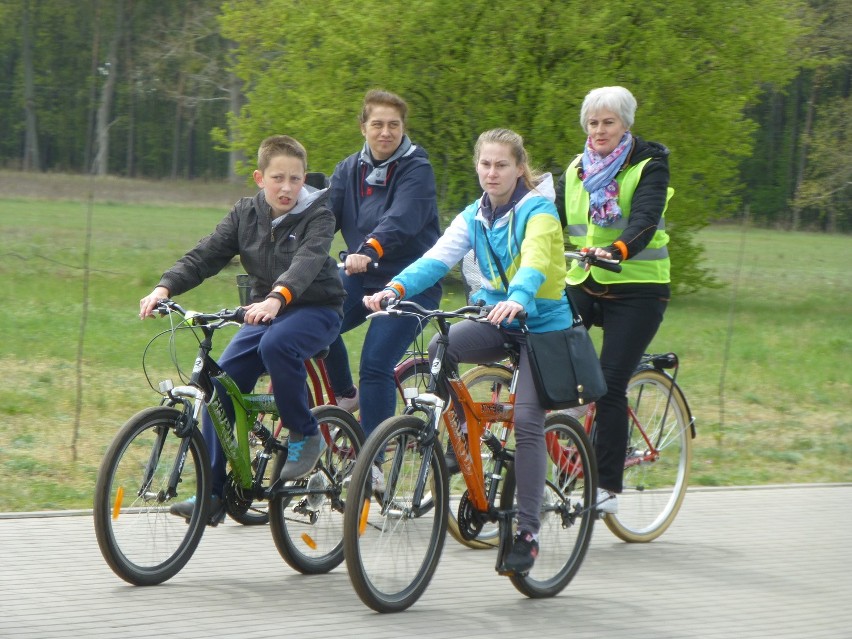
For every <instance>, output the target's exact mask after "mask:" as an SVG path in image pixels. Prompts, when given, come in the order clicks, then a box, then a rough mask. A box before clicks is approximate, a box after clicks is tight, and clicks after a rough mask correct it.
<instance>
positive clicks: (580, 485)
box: [501, 413, 597, 598]
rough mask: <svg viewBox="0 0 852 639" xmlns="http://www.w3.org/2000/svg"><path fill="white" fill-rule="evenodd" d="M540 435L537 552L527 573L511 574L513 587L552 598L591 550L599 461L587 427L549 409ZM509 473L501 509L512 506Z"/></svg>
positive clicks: (532, 595)
mask: <svg viewBox="0 0 852 639" xmlns="http://www.w3.org/2000/svg"><path fill="white" fill-rule="evenodd" d="M544 435H545V441H546V446H547V452H548V470H547V476H546V481H545V494H544V501H543V502H542V507H541V528H540V529H539V554H538V557H537V558H536V560H535V564H533V567H532V570H530V572H529V573H527V574H524V575H519V574H513V575H509V579H510V581H511V582H512V585H514V586H515V588H517V589H518V591H520V592H521V593H523V594H524V595H526V596H527V597H531V598H544V597H553V596H555V595H557V594H559V593H560V592H561V591H562V590H563V589H564V588H565V587H566V586H567V585H568V584H569V583H570V581H571V580H572V579H573V578H574V576H575V575H576V574H577V571H578V570H579V569H580V566H581V565H582V563H583V559H584V558H585V556H586V552H587V551H588V549H589V542H590V541H591V539H592V531H593V530H594V524H595V519H596V517H597V516H596V513H595V511H594V509H593V508H594V507H593V504H594V498H595V491H596V490H597V465H596V463H595V454H594V450H593V449H592V444H591V441H590V440H589V437H588V435H587V434H586V431H585V430H584V429H583V427H582V426H580V424H579V423H578V422H577V420H575V419H574V418H572V417H570V416H568V415H565V414H562V413H550V414H549V415H548V416H547V418H546V419H545V425H544ZM509 474H510V475H511V477H507V481H506V489H505V490H504V492H503V495H502V497H503V501H502V503H501V508H502V509H509V508H512V506H513V502H514V500H515V491H514V484H515V478H514V467H512V468H511V470H510V473H509ZM510 487H511V488H512V490H510V489H509V488H510Z"/></svg>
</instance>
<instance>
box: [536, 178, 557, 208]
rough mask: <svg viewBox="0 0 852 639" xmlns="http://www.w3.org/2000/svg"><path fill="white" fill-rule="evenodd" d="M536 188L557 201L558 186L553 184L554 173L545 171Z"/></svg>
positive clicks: (548, 197)
mask: <svg viewBox="0 0 852 639" xmlns="http://www.w3.org/2000/svg"><path fill="white" fill-rule="evenodd" d="M535 190H536V191H538V192H539V193H540V194H541V195H543V196H544V197H546V198H547V199H548V200H550V201H551V202H555V201H556V188H555V187H554V185H553V173H545V174H544V175H542V176H541V177H539V179H538V182H537V183H536V185H535Z"/></svg>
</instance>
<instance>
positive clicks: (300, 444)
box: [287, 439, 305, 462]
mask: <svg viewBox="0 0 852 639" xmlns="http://www.w3.org/2000/svg"><path fill="white" fill-rule="evenodd" d="M304 447H305V440H304V439H302V440H300V441H297V442H290V446H289V449H288V451H287V459H288V460H291V461H294V462H297V461H299V457H301V456H302V449H303V448H304Z"/></svg>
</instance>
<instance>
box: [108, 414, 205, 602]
mask: <svg viewBox="0 0 852 639" xmlns="http://www.w3.org/2000/svg"><path fill="white" fill-rule="evenodd" d="M180 418H181V412H180V411H178V410H176V409H174V408H168V407H165V406H157V407H154V408H149V409H146V410H143V411H142V412H140V413H138V414H136V415H135V416H134V417H132V418H131V419H130V420H129V421H128V422H127V423H126V424H125V425H124V426H123V427H122V428H121V430H119V432H118V434H117V435H116V437H115V439H114V440H113V442H112V444H111V445H110V447H109V448H108V449H107V452H106V454H105V455H104V459H103V462H102V463H101V467H100V471H99V472H98V479H97V483H96V484H95V499H94V508H93V514H94V521H95V533H96V535H97V538H98V546H99V547H100V549H101V554H103V556H104V559H106V562H107V564H109V566H110V568H112V570H113V571H114V572H115V574H117V575H118V576H119V577H121V578H122V579H124V580H125V581H127V582H129V583H132V584H134V585H137V586H150V585H154V584H158V583H162V582H164V581H166V580H167V579H170V578H171V577H173V576H174V575H176V574H177V573H178V571H180V569H181V568H183V566H184V565H185V564H186V562H187V561H189V558H190V557H191V556H192V554H193V552H195V548H196V547H197V546H198V542H199V541H200V539H201V535H202V534H203V533H204V526H205V524H206V522H207V517H208V514H207V511H208V498H209V496H210V492H211V476H210V463H209V461H208V456H207V447H206V446H205V444H204V440H203V439H202V437H201V433H200V432H199V431H198V429H197V428H193V429H192V431H191V433H190V435H189V436H188V437H186V438H180V437H178V436H177V435H175V432H174V429H175V427H176V425H177V424H178V422H179V420H180ZM190 498H194V499H195V503H196V505H197V506H198V505H200V506H201V507H200V508H199V507H196V508H195V509H194V510H193V512H192V516H191V517H190V520H189V524H188V525H187V522H186V521H184V519H183V518H182V517H176V516H175V515H172V514H170V513H169V508H170V507H171V505H172V504H174V503H176V502H179V501H184V500H187V499H190Z"/></svg>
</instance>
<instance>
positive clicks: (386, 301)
mask: <svg viewBox="0 0 852 639" xmlns="http://www.w3.org/2000/svg"><path fill="white" fill-rule="evenodd" d="M398 301H399V298H398V297H383V298H382V299H381V300H380V301H379V307H381V309H382V310H383V311H386V310H387V308H388V306H394V305H396V303H397V302H398Z"/></svg>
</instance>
